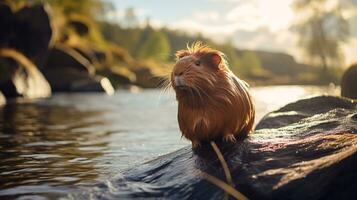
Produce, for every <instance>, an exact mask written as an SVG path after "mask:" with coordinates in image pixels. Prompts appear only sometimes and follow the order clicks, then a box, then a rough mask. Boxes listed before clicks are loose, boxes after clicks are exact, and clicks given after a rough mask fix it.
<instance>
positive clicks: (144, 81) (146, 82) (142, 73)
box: [130, 62, 161, 88]
mask: <svg viewBox="0 0 357 200" xmlns="http://www.w3.org/2000/svg"><path fill="white" fill-rule="evenodd" d="M160 67H161V66H157V64H155V63H152V62H138V63H134V64H133V66H132V67H130V69H131V71H132V72H133V73H134V74H135V76H136V82H135V84H136V85H138V86H140V87H143V88H157V87H159V86H160V83H161V79H160V78H159V77H158V76H157V75H156V74H159V73H158V72H157V70H158V69H159V68H160Z"/></svg>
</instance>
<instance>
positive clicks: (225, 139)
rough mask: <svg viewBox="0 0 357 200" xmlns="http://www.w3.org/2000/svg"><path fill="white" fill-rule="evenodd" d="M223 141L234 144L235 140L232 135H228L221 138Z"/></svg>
mask: <svg viewBox="0 0 357 200" xmlns="http://www.w3.org/2000/svg"><path fill="white" fill-rule="evenodd" d="M223 141H224V142H232V143H235V142H236V141H237V140H236V138H235V137H234V135H233V134H228V135H225V136H223Z"/></svg>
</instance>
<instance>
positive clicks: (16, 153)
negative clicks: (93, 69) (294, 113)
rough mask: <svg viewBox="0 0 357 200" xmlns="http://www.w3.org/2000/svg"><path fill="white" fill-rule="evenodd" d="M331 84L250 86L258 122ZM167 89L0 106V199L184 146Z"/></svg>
mask: <svg viewBox="0 0 357 200" xmlns="http://www.w3.org/2000/svg"><path fill="white" fill-rule="evenodd" d="M321 94H330V95H338V88H336V87H317V86H269V87H255V88H252V96H253V98H254V101H255V104H256V109H257V117H256V121H259V120H260V119H261V118H262V117H263V116H264V115H265V114H266V113H268V112H270V111H273V110H275V109H278V108H279V107H281V106H283V105H285V104H286V103H289V102H293V101H296V100H298V99H301V98H308V97H312V96H317V95H321ZM176 107H177V104H176V102H175V98H174V95H173V93H163V92H161V91H160V90H141V91H140V90H136V91H128V90H119V91H117V92H116V94H115V95H113V96H106V95H103V94H98V93H88V94H83V93H81V94H57V95H54V96H53V97H51V98H50V99H45V100H36V101H22V102H10V103H9V104H8V105H6V106H5V107H3V108H0V199H16V198H18V199H55V198H58V197H61V196H65V195H66V194H68V193H69V192H72V191H74V190H76V188H79V187H81V188H83V187H90V186H91V185H93V184H95V183H98V182H99V181H104V180H107V179H109V178H111V177H114V176H116V175H118V174H120V172H121V171H122V170H125V169H127V168H131V167H135V166H137V165H140V163H143V162H146V161H149V160H151V159H153V158H155V157H158V156H160V155H163V154H167V153H169V152H172V151H175V150H177V149H180V148H181V147H184V146H187V145H189V144H190V143H189V142H188V141H186V140H185V139H183V138H181V134H180V132H179V129H178V125H177V121H176V120H177V119H176V114H177V108H176Z"/></svg>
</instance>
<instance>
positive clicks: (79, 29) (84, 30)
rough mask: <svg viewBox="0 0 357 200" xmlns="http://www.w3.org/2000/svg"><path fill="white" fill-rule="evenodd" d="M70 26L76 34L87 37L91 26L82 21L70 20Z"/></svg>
mask: <svg viewBox="0 0 357 200" xmlns="http://www.w3.org/2000/svg"><path fill="white" fill-rule="evenodd" d="M68 25H69V26H71V27H73V29H74V30H75V31H76V33H77V34H78V35H80V36H86V35H88V33H89V26H88V25H87V24H86V23H85V22H83V21H80V20H70V21H69V22H68Z"/></svg>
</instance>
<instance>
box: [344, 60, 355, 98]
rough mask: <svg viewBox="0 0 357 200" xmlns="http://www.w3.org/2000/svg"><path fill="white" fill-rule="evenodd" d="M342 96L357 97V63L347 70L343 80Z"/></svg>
mask: <svg viewBox="0 0 357 200" xmlns="http://www.w3.org/2000/svg"><path fill="white" fill-rule="evenodd" d="M341 96H343V97H348V98H351V99H357V64H355V65H352V66H351V67H350V68H348V69H347V70H346V72H345V73H344V74H343V76H342V80H341Z"/></svg>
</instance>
